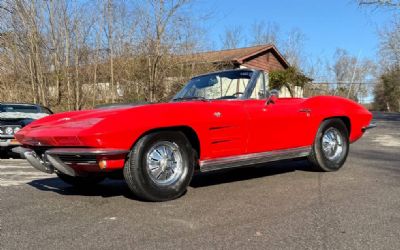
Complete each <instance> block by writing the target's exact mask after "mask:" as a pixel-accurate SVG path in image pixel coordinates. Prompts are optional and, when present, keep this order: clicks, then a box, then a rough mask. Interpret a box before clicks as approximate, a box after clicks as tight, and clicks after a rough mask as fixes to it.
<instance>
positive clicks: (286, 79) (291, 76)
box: [269, 67, 312, 96]
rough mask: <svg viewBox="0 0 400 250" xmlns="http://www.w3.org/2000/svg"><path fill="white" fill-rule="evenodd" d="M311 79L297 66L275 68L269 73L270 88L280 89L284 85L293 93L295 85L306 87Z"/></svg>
mask: <svg viewBox="0 0 400 250" xmlns="http://www.w3.org/2000/svg"><path fill="white" fill-rule="evenodd" d="M311 80H312V79H311V78H309V77H307V76H305V75H304V74H303V73H302V72H301V71H300V70H299V69H297V68H295V67H289V68H287V69H286V70H275V71H271V72H270V73H269V86H270V89H278V90H279V89H281V88H282V87H283V86H286V87H287V88H288V89H289V91H290V93H291V94H292V93H293V92H292V91H293V88H294V86H300V87H304V85H306V83H308V82H310V81H311ZM292 96H293V95H292Z"/></svg>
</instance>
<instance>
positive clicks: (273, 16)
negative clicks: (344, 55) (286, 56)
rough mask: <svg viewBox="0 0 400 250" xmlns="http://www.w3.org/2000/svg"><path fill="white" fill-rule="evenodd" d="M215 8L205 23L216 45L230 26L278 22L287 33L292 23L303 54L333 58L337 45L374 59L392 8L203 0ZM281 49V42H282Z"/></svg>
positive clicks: (350, 2)
mask: <svg viewBox="0 0 400 250" xmlns="http://www.w3.org/2000/svg"><path fill="white" fill-rule="evenodd" d="M200 3H201V4H202V5H203V6H204V7H203V8H204V9H209V10H211V12H212V18H210V19H209V20H208V21H207V24H206V25H205V27H206V29H207V32H208V35H209V36H210V37H211V38H212V41H214V42H213V46H214V47H216V48H220V47H221V46H222V43H221V38H220V36H221V34H223V33H224V30H225V29H226V28H229V27H237V26H240V27H242V28H244V29H245V28H246V27H249V29H251V28H250V27H251V26H252V25H253V24H254V23H255V22H256V21H263V22H265V23H268V22H272V23H276V24H277V25H278V26H279V27H280V36H281V37H282V38H285V36H286V35H287V33H288V32H289V31H290V30H292V29H295V28H297V29H300V30H301V31H302V32H303V33H304V34H305V41H304V55H305V57H307V58H309V59H310V60H316V59H317V58H319V59H321V60H328V61H329V60H332V58H333V55H334V53H335V51H336V49H337V48H343V49H346V50H347V51H348V52H349V53H350V54H352V55H354V56H357V57H358V58H360V59H362V58H369V59H374V58H375V57H376V55H377V50H378V46H379V35H378V31H379V28H380V27H382V26H383V25H386V24H387V23H388V22H390V20H391V18H392V16H393V12H392V11H390V10H377V9H374V8H366V7H363V8H361V7H359V6H358V5H357V4H356V3H355V0H275V1H272V0H264V1H263V0H247V1H240V0H215V1H206V0H200ZM278 49H279V47H278Z"/></svg>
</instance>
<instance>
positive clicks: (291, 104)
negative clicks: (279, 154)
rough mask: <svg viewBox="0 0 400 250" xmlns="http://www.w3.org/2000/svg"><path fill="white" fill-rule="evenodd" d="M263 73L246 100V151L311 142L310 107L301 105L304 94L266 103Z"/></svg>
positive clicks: (303, 144)
mask: <svg viewBox="0 0 400 250" xmlns="http://www.w3.org/2000/svg"><path fill="white" fill-rule="evenodd" d="M267 79H268V78H267V77H265V75H264V74H261V75H260V76H259V78H258V79H257V82H256V85H255V87H254V90H253V92H252V94H251V96H250V99H248V100H246V101H245V109H246V112H247V113H248V116H249V126H248V127H249V139H248V145H247V150H246V151H247V153H257V152H267V151H273V150H280V149H288V148H295V147H301V146H306V145H310V144H311V143H312V140H313V135H312V134H311V133H310V132H308V129H307V128H308V124H309V121H308V119H309V118H310V116H311V110H308V109H306V108H302V105H301V104H302V102H304V100H305V99H303V98H277V99H276V100H275V102H270V103H267V98H266V96H267V93H266V89H267V86H266V85H267V83H266V80H267Z"/></svg>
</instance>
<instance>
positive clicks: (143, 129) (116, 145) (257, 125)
mask: <svg viewBox="0 0 400 250" xmlns="http://www.w3.org/2000/svg"><path fill="white" fill-rule="evenodd" d="M371 119H372V115H371V113H370V112H369V111H367V110H366V109H365V108H364V107H362V106H361V105H359V104H357V103H355V102H353V101H351V100H348V99H345V98H341V97H333V96H317V97H311V98H278V97H277V95H276V93H275V92H274V91H271V92H269V91H267V89H266V79H265V74H264V73H263V72H262V71H258V70H250V69H239V70H229V71H221V72H215V73H210V74H206V75H201V76H197V77H194V78H193V79H191V80H190V81H189V83H188V84H187V85H186V86H185V87H184V88H183V89H182V90H181V91H180V92H179V93H178V94H177V95H176V96H175V97H174V98H173V100H172V101H171V102H168V103H159V104H143V105H137V106H120V107H118V106H117V107H114V108H105V109H97V110H86V111H74V112H67V113H60V114H55V115H51V116H48V117H45V118H42V119H40V120H37V121H35V122H33V123H31V124H30V125H28V126H26V127H24V128H23V129H22V130H20V131H19V132H18V133H17V134H16V138H17V140H18V141H19V142H20V143H21V144H22V147H19V148H18V149H16V150H14V151H17V152H19V153H21V154H22V155H23V156H24V157H25V158H26V159H27V160H28V161H29V162H30V164H31V165H32V166H33V167H35V168H37V169H39V170H41V171H43V172H46V173H56V174H57V175H58V176H59V177H60V178H61V179H62V180H63V181H65V182H67V183H69V184H72V185H76V186H82V185H88V184H89V185H90V184H96V183H98V182H100V181H102V180H103V179H104V178H106V177H107V176H109V175H110V174H113V173H115V172H118V171H120V172H123V176H124V179H125V180H126V182H127V183H128V186H129V188H130V189H131V190H132V192H133V193H134V194H135V195H136V196H138V197H139V198H141V199H144V200H150V201H164V200H170V199H174V198H177V197H179V196H181V195H182V194H183V193H184V192H185V190H186V188H187V186H188V185H189V183H190V181H191V178H192V176H193V173H194V172H195V171H196V170H197V171H200V172H207V171H214V170H221V169H227V168H235V167H242V166H249V165H254V164H260V163H265V162H270V161H277V160H283V159H292V158H299V157H307V158H308V159H309V161H310V162H311V164H312V165H313V166H315V167H317V168H318V169H319V170H321V171H335V170H338V169H339V168H341V167H342V166H343V164H344V162H345V160H346V157H347V154H348V152H349V144H350V143H352V142H355V141H356V140H358V139H359V138H360V137H361V136H362V135H363V133H364V132H365V130H366V129H368V128H371V127H373V125H372V124H370V121H371Z"/></svg>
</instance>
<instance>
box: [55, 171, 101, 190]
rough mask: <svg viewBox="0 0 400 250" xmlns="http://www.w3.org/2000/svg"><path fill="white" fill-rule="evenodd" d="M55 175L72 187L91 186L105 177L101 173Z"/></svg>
mask: <svg viewBox="0 0 400 250" xmlns="http://www.w3.org/2000/svg"><path fill="white" fill-rule="evenodd" d="M57 176H58V177H59V178H60V179H61V180H62V181H64V182H65V183H68V184H70V185H72V186H74V187H91V186H94V185H96V184H98V183H100V182H102V181H103V180H104V179H105V176H103V175H97V174H96V175H89V176H69V175H66V174H63V173H57Z"/></svg>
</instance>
